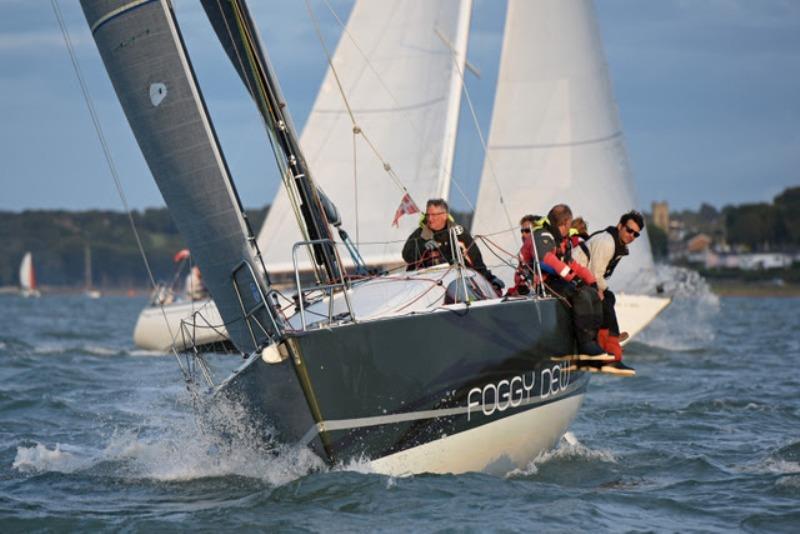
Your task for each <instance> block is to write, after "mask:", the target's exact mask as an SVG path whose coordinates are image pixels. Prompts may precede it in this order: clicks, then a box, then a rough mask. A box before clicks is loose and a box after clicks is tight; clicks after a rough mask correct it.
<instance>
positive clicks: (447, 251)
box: [403, 218, 494, 282]
mask: <svg viewBox="0 0 800 534" xmlns="http://www.w3.org/2000/svg"><path fill="white" fill-rule="evenodd" d="M451 228H453V229H454V232H455V234H456V238H457V239H458V242H459V243H462V244H463V245H464V248H463V250H465V251H466V252H465V253H463V255H464V262H465V263H466V264H467V267H471V268H472V269H475V270H476V271H478V272H479V273H481V274H482V275H483V276H484V278H486V279H487V280H489V281H490V282H492V281H493V280H494V275H493V274H492V272H491V271H490V270H489V269H487V268H486V264H485V263H483V257H482V256H481V251H480V249H479V248H478V245H477V244H476V243H475V240H474V239H472V236H471V235H470V233H469V232H468V231H467V230H466V229H465V228H464V227H463V226H461V225H460V224H456V223H455V221H454V220H453V219H452V218H449V219H448V221H447V225H446V226H445V227H444V228H442V229H441V230H439V231H436V232H434V231H433V230H431V229H430V228H428V226H427V225H426V224H425V223H424V222H420V226H419V228H417V229H416V230H414V232H412V234H411V235H410V236H408V239H407V240H406V244H405V245H404V246H403V260H405V262H406V263H407V264H408V266H407V268H406V270H408V271H415V270H417V269H422V268H423V267H430V266H432V265H438V264H440V263H445V262H447V263H449V264H451V265H452V264H454V263H455V258H454V257H453V249H452V246H451V244H450V229H451Z"/></svg>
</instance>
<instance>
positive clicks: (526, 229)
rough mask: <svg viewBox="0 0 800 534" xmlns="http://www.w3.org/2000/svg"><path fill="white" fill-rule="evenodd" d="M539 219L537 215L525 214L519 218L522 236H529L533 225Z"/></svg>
mask: <svg viewBox="0 0 800 534" xmlns="http://www.w3.org/2000/svg"><path fill="white" fill-rule="evenodd" d="M537 220H539V217H537V216H536V215H524V216H523V217H522V218H521V219H520V220H519V231H520V232H522V236H523V237H525V236H528V235H530V233H531V230H532V229H533V225H534V224H536V221H537Z"/></svg>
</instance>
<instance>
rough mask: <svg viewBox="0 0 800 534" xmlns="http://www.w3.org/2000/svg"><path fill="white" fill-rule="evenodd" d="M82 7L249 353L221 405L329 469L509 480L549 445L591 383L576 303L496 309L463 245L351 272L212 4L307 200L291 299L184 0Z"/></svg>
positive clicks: (457, 5)
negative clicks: (414, 267) (269, 255)
mask: <svg viewBox="0 0 800 534" xmlns="http://www.w3.org/2000/svg"><path fill="white" fill-rule="evenodd" d="M81 5H82V7H83V10H84V13H85V14H86V18H87V21H88V23H89V26H90V28H91V30H92V35H93V37H94V38H95V41H96V43H97V46H98V49H99V51H100V53H101V56H102V58H103V62H104V64H105V66H106V70H107V71H108V73H109V76H110V78H111V81H112V83H113V85H114V89H115V91H116V92H117V95H118V97H119V99H120V102H121V104H122V107H123V109H124V110H125V113H126V116H127V118H128V122H129V123H130V125H131V128H132V130H133V132H134V135H135V136H136V139H137V142H138V143H139V146H140V147H141V149H142V152H143V154H144V156H145V159H146V160H147V163H148V166H149V167H150V170H151V172H152V174H153V177H154V178H155V180H156V183H157V184H158V186H159V189H160V190H161V193H162V195H163V197H164V199H165V201H166V203H167V206H168V207H169V210H170V213H171V214H172V216H173V218H174V219H175V222H176V225H177V226H178V229H179V230H180V231H181V233H182V234H183V235H184V237H185V239H186V241H187V245H188V247H189V248H190V249H191V251H192V256H193V258H194V260H195V262H196V264H197V265H198V266H199V267H200V269H201V271H202V272H203V276H204V280H205V283H206V286H207V288H208V290H209V292H210V294H211V297H212V298H213V300H214V302H215V303H216V305H217V308H218V310H219V313H220V317H221V319H222V320H223V321H224V323H225V326H226V329H227V333H228V336H229V338H230V341H231V342H232V343H233V344H234V346H235V347H236V348H237V350H238V351H239V352H240V353H242V354H245V355H250V356H249V358H248V359H247V360H246V362H245V364H244V365H243V366H242V367H241V368H240V369H238V370H237V371H236V372H235V373H234V374H233V375H232V376H231V377H230V378H228V379H227V380H226V381H225V382H223V383H222V384H220V385H219V386H215V391H216V394H217V395H219V396H225V397H228V398H232V399H234V400H236V401H238V402H241V403H242V404H244V405H245V406H246V407H247V408H248V410H249V413H250V414H251V415H252V417H253V418H254V419H253V421H254V424H253V426H254V428H257V429H258V428H262V427H263V428H264V429H266V428H269V429H270V432H271V435H270V436H269V437H277V438H279V439H280V440H282V441H284V442H287V443H290V444H293V443H300V444H303V445H308V446H309V447H311V448H312V449H313V450H314V451H316V452H317V453H318V454H319V455H320V456H321V457H322V458H324V459H325V460H326V461H328V462H329V463H331V464H336V463H341V462H348V461H351V460H368V461H370V463H371V466H372V467H373V469H374V470H375V471H377V472H382V473H390V474H408V473H420V472H438V473H446V472H450V473H460V472H465V471H481V470H483V471H490V472H507V471H508V470H509V469H512V468H514V467H524V466H525V465H527V464H528V463H529V462H530V461H531V460H533V459H534V458H535V457H536V455H537V454H539V453H541V452H543V451H544V450H546V449H547V448H549V447H552V446H553V444H554V443H555V442H556V440H557V439H558V438H559V437H560V436H561V435H562V434H563V432H564V431H565V430H566V428H567V426H568V425H569V423H570V422H571V420H572V419H573V418H574V416H575V414H576V413H577V411H578V409H579V407H580V405H581V402H582V400H583V396H584V394H585V391H586V387H587V385H588V382H589V375H588V374H586V373H583V372H581V371H580V370H579V368H576V367H575V366H574V365H573V361H572V360H573V359H574V355H575V344H574V338H573V333H572V326H571V324H572V322H571V320H570V315H569V311H568V309H567V307H566V306H565V305H564V304H563V303H562V302H560V301H559V300H556V299H553V298H549V297H544V296H541V295H536V296H533V295H532V296H529V297H519V298H511V299H499V298H496V297H495V294H494V290H493V289H492V287H491V286H490V285H489V283H488V282H487V281H486V280H485V279H483V278H482V277H481V276H480V275H478V274H477V273H475V272H474V271H471V270H470V269H469V268H468V267H467V266H466V265H465V263H464V259H463V258H462V257H461V252H460V250H459V249H458V248H457V247H456V248H455V250H453V251H452V252H453V254H452V256H453V257H454V258H457V260H456V262H455V265H452V266H449V265H443V266H437V267H432V268H429V269H426V270H423V271H416V272H414V273H403V274H400V275H390V274H386V275H379V276H367V277H366V278H365V279H360V280H357V281H353V280H352V279H350V278H348V277H347V276H346V274H345V270H346V265H347V264H345V263H344V262H343V261H342V258H341V257H340V254H339V248H338V244H337V243H336V242H335V241H334V238H333V231H334V227H339V225H340V224H341V223H340V222H339V220H338V216H337V214H336V213H335V209H334V208H332V207H330V206H329V205H326V203H324V202H323V201H322V200H321V199H322V198H324V195H322V194H321V192H320V191H319V189H318V187H317V185H316V184H315V182H314V181H313V179H312V175H311V172H310V169H309V168H308V166H307V164H306V160H305V158H304V157H303V154H302V152H301V150H300V147H299V143H298V141H297V136H296V134H295V132H294V127H293V125H292V122H291V118H290V117H289V115H288V114H287V112H286V102H285V100H284V99H283V97H282V95H281V93H280V89H279V87H278V84H277V81H276V79H275V76H274V73H273V71H272V69H271V67H270V65H269V61H268V60H267V57H266V54H264V52H263V50H262V48H261V45H260V43H259V42H258V40H257V38H256V34H257V32H256V30H255V27H254V25H253V23H252V20H251V18H250V15H249V13H248V11H247V7H246V5H245V3H244V1H243V0H226V1H212V0H204V1H203V7H204V8H205V10H206V12H207V14H208V16H209V18H210V19H211V20H212V24H214V25H215V27H224V29H225V32H223V33H221V34H219V37H220V39H221V41H222V42H223V45H224V47H225V49H226V51H228V53H229V55H231V59H234V60H235V61H234V65H235V67H236V69H237V70H238V72H239V75H240V76H241V77H242V79H243V80H244V81H245V82H246V86H247V87H248V89H249V90H250V92H251V95H252V96H253V98H254V101H255V102H256V104H257V106H258V109H259V111H260V112H261V114H262V117H263V118H264V123H265V126H266V129H267V133H268V135H269V138H270V142H271V144H272V147H273V150H274V152H275V156H276V161H277V162H278V166H279V170H280V173H281V176H282V178H283V180H284V182H283V186H284V187H285V188H286V189H287V190H288V191H289V197H290V198H291V199H292V202H294V203H295V204H294V213H295V214H296V216H297V223H298V226H299V227H300V230H301V240H300V241H299V242H297V243H295V244H294V246H293V247H292V249H291V258H292V264H293V267H294V272H295V276H296V280H295V281H296V292H295V293H294V294H293V295H288V296H287V295H284V294H282V293H281V292H279V291H278V289H277V288H276V287H275V286H273V284H272V283H271V281H270V277H269V274H268V269H267V268H266V267H265V260H264V259H262V256H261V252H260V250H259V247H258V245H257V243H256V239H255V236H254V235H253V232H252V230H251V228H250V226H249V223H248V221H247V217H246V214H245V212H244V209H243V207H242V203H241V200H240V199H239V197H238V194H237V192H236V189H235V186H234V184H233V181H232V179H231V176H230V174H229V171H228V167H227V164H226V163H225V159H224V156H223V153H222V150H221V147H220V146H219V143H218V141H217V137H216V134H215V132H214V129H213V125H212V123H211V120H210V117H209V116H208V113H207V110H206V106H205V104H204V102H203V99H202V95H201V92H200V89H199V87H198V86H197V82H196V79H195V76H194V72H193V70H192V67H191V63H190V61H189V58H188V55H187V53H186V50H185V47H184V44H183V41H182V38H181V35H180V31H179V27H178V24H177V21H176V19H175V15H174V13H173V10H172V6H171V4H170V3H169V2H168V1H167V0H145V1H141V0H137V1H129V0H81ZM415 5H416V4H415ZM431 5H435V6H437V9H438V8H442V9H445V8H447V9H457V10H463V9H467V8H468V6H469V2H468V1H467V0H449V1H446V0H439V1H438V2H437V3H436V4H433V3H427V2H426V3H420V4H418V6H425V7H426V8H427V7H429V6H431ZM448 6H449V7H448ZM220 18H222V19H224V21H225V23H224V24H223V25H220V24H216V23H215V22H219V19H220ZM450 18H452V17H449V18H443V19H442V20H449V19H450ZM457 18H458V19H459V20H463V17H457ZM437 39H438V38H437ZM441 41H442V40H441V39H439V40H437V41H436V42H437V43H438V45H437V46H441V47H444V48H443V50H445V51H446V50H447V48H446V45H445V44H444V43H442V42H441ZM462 60H463V58H462ZM461 68H463V64H462V65H461ZM453 231H454V232H455V229H454V230H453ZM339 235H340V237H342V240H343V241H345V242H346V244H347V245H348V246H347V249H348V250H349V251H350V252H351V254H352V259H353V263H355V264H356V265H358V266H359V267H362V268H363V264H361V265H359V262H358V259H359V255H358V254H357V253H356V252H354V248H355V247H354V246H353V245H352V243H347V240H346V237H345V236H344V235H343V233H341V232H340V234H339ZM451 242H452V243H456V242H457V239H456V236H455V234H453V235H452V236H451ZM298 251H303V252H304V253H307V260H304V261H305V262H306V263H302V262H298V258H297V253H298ZM301 263H302V265H301ZM309 265H310V268H311V269H312V270H313V275H314V276H313V282H311V283H310V284H309V285H308V286H307V287H303V285H302V284H301V277H300V274H299V273H300V269H301V268H308V266H309ZM286 302H288V303H289V304H288V305H285V303H286ZM293 308H294V311H292V309H293ZM191 357H196V358H198V359H199V360H194V361H195V362H197V361H199V364H198V365H197V366H196V367H199V368H200V369H203V370H205V367H204V361H203V360H202V358H201V357H200V356H199V355H195V354H192V353H190V355H187V358H191ZM189 367H191V366H189ZM184 371H186V368H184ZM205 376H206V378H207V379H208V380H209V382H211V379H210V376H209V375H208V374H206V375H205ZM187 379H194V377H193V376H187ZM211 385H214V384H211ZM265 432H266V431H265ZM265 437H266V436H265Z"/></svg>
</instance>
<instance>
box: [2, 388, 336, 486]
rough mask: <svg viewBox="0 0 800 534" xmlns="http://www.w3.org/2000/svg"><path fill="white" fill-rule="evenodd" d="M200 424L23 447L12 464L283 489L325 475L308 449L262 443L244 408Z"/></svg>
mask: <svg viewBox="0 0 800 534" xmlns="http://www.w3.org/2000/svg"><path fill="white" fill-rule="evenodd" d="M214 405H215V408H214V409H213V410H209V411H208V412H207V416H206V417H204V418H203V420H202V421H198V420H195V419H194V418H193V417H192V416H191V415H190V414H188V413H187V414H184V415H183V417H179V418H176V417H173V416H170V417H167V416H166V414H163V413H162V414H156V415H152V416H151V419H150V420H149V421H146V422H144V423H143V424H142V426H138V427H137V428H127V429H122V430H118V431H116V432H114V433H113V435H112V436H111V437H110V438H109V439H108V441H107V443H106V444H105V445H104V446H102V447H101V448H93V447H90V446H78V445H70V444H63V443H57V444H55V445H46V444H43V443H38V442H36V443H34V444H32V445H27V446H18V447H17V452H16V458H15V459H14V462H13V464H12V467H13V468H14V469H16V470H17V471H19V472H21V473H47V472H55V473H78V472H79V473H82V474H86V475H89V476H102V477H113V478H122V479H126V480H142V479H145V480H147V479H150V480H158V481H191V480H196V479H202V478H213V477H228V476H240V477H245V478H251V479H257V480H260V481H262V482H266V483H268V484H270V485H273V486H281V485H284V484H287V483H289V482H292V481H294V480H296V479H298V478H301V477H303V476H306V475H308V474H310V473H314V472H318V471H321V470H325V469H326V466H325V464H324V462H323V461H322V460H321V459H320V458H319V457H317V456H316V455H314V453H313V452H311V450H310V449H308V448H306V447H290V446H286V445H282V444H277V443H271V444H269V445H264V444H263V439H261V438H260V437H258V436H255V433H256V430H255V429H254V428H253V426H252V424H251V423H250V422H249V421H248V422H247V423H246V422H245V419H244V417H243V415H242V414H243V411H242V409H241V407H239V406H236V405H233V404H226V403H223V402H215V403H214Z"/></svg>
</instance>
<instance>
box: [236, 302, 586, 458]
mask: <svg viewBox="0 0 800 534" xmlns="http://www.w3.org/2000/svg"><path fill="white" fill-rule="evenodd" d="M286 349H288V350H286V351H284V355H285V356H288V357H287V358H286V359H284V360H282V361H280V362H276V363H267V362H266V361H264V360H263V359H261V358H258V357H257V358H253V359H252V360H251V361H250V362H249V363H248V364H247V365H246V366H244V367H243V368H242V369H241V370H240V371H239V372H238V373H237V374H236V375H234V376H233V377H231V379H229V381H228V382H227V383H226V384H225V385H224V386H223V387H222V390H221V391H222V392H224V393H225V394H226V395H229V396H234V397H235V398H236V399H237V400H238V401H239V402H243V403H244V404H245V405H246V406H247V407H248V408H249V410H250V411H251V412H252V414H253V415H254V416H255V417H256V418H259V419H261V418H263V420H265V421H266V422H267V423H268V425H269V426H270V427H271V428H273V429H275V431H276V432H277V433H278V434H279V436H278V437H279V438H280V439H281V440H284V441H287V442H301V443H306V444H308V445H309V446H311V447H312V448H313V449H314V450H315V451H316V452H317V453H318V454H319V455H320V456H322V457H323V458H325V459H326V460H327V461H329V462H331V463H336V462H345V461H348V460H351V459H362V458H367V459H377V458H382V457H386V456H388V455H392V454H395V453H398V452H401V451H407V450H409V449H412V448H414V447H418V446H420V445H424V444H427V443H431V442H433V441H436V440H439V439H442V438H443V437H445V436H453V435H457V434H460V433H464V432H468V431H470V430H473V429H476V428H478V427H483V426H485V425H491V424H492V423H494V422H497V421H499V420H502V419H504V418H507V417H512V416H515V415H519V414H521V413H524V412H527V411H529V410H536V409H538V408H541V407H542V406H545V405H548V404H551V403H557V402H558V401H560V400H564V399H566V398H569V397H572V396H576V395H582V394H583V393H584V392H585V389H586V387H587V385H588V382H589V376H588V374H586V373H583V372H579V371H575V370H574V369H573V370H570V365H569V363H568V362H566V361H563V360H558V359H557V358H558V357H560V356H565V355H571V354H574V341H573V335H572V327H571V321H570V317H569V311H568V310H567V309H566V308H565V307H564V305H563V304H562V303H560V302H559V301H557V300H555V299H544V300H517V301H508V302H499V301H497V302H495V303H492V304H490V305H482V306H472V307H470V308H466V309H461V310H458V311H455V310H454V311H440V312H436V313H428V314H418V315H408V316H403V317H394V318H390V319H382V320H375V321H370V322H364V323H356V324H348V325H344V326H338V327H334V328H329V329H320V330H314V331H309V332H306V333H303V334H299V335H294V336H291V337H290V338H289V339H288V341H287V342H286ZM554 358H556V359H554ZM572 404H574V405H575V406H577V405H579V402H578V403H572ZM575 409H577V407H576V408H575ZM551 411H552V410H551ZM573 415H574V413H573V414H570V415H569V417H568V420H567V421H566V422H565V423H564V426H566V424H568V422H569V420H571V418H572V416H573ZM543 431H546V429H543Z"/></svg>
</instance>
